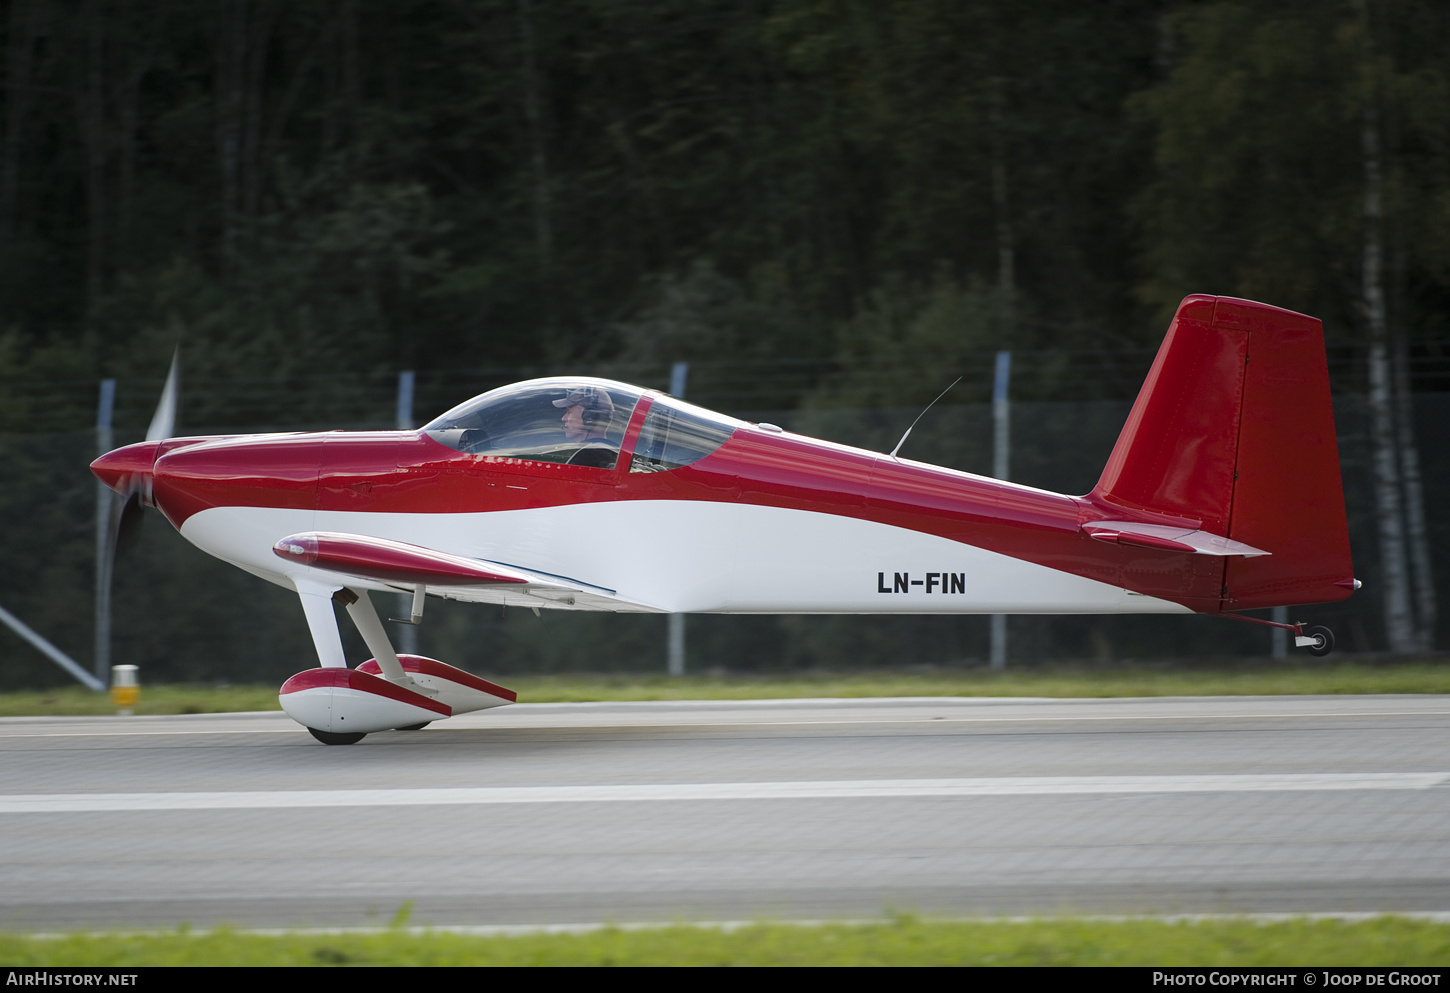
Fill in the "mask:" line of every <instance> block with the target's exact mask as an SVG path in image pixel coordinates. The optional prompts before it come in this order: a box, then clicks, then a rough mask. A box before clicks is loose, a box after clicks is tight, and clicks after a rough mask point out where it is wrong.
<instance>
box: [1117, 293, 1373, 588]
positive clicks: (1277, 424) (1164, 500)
mask: <svg viewBox="0 0 1450 993" xmlns="http://www.w3.org/2000/svg"><path fill="white" fill-rule="evenodd" d="M1088 499H1089V500H1090V501H1091V502H1092V503H1095V504H1097V505H1098V506H1099V507H1101V508H1102V509H1103V510H1104V511H1105V512H1106V516H1116V517H1120V518H1121V517H1124V516H1131V517H1132V518H1133V519H1137V520H1143V521H1160V522H1162V523H1182V524H1185V525H1191V526H1195V527H1198V528H1201V529H1202V530H1203V531H1206V532H1210V533H1212V534H1217V535H1222V536H1226V537H1229V538H1232V539H1234V540H1236V541H1241V542H1244V543H1245V544H1248V545H1252V546H1254V547H1255V548H1261V549H1264V550H1265V551H1268V552H1270V553H1271V554H1270V555H1268V556H1263V557H1257V558H1252V559H1249V558H1238V557H1228V558H1225V559H1224V560H1223V561H1224V577H1223V582H1222V584H1221V594H1222V602H1221V605H1220V609H1224V610H1244V609H1249V608H1253V607H1265V606H1277V605H1280V604H1294V603H1319V602H1324V601H1329V600H1340V599H1343V598H1344V597H1346V596H1348V595H1349V594H1350V592H1352V587H1353V571H1352V568H1351V565H1350V558H1349V534H1348V529H1347V526H1346V523H1345V515H1344V491H1343V487H1342V485H1341V483H1340V475H1339V450H1338V446H1337V443H1336V441H1335V433H1334V412H1333V409H1332V407H1331V405H1330V399H1329V371H1328V367H1327V364H1326V362H1325V357H1324V332H1323V327H1322V326H1321V324H1320V322H1319V321H1318V320H1316V319H1314V318H1312V317H1306V316H1304V315H1303V314H1296V313H1294V312H1292V311H1288V310H1282V309H1280V308H1278V307H1270V306H1268V305H1266V304H1261V303H1254V302H1253V301H1250V300H1236V299H1233V298H1231V297H1211V296H1190V297H1187V298H1186V299H1184V301H1183V303H1182V304H1180V305H1179V307H1178V313H1177V315H1176V316H1175V317H1174V319H1173V323H1172V324H1171V325H1170V326H1169V328H1168V335H1167V337H1166V338H1165V339H1164V341H1163V346H1162V347H1161V348H1160V349H1159V350H1158V357H1157V358H1156V359H1155V360H1154V362H1153V368H1152V370H1151V371H1150V372H1149V373H1148V379H1147V381H1146V382H1145V383H1144V384H1143V389H1142V391H1141V392H1140V393H1139V394H1138V399H1137V402H1136V403H1134V404H1133V411H1132V413H1131V414H1130V415H1129V416H1128V422H1127V424H1126V425H1125V426H1124V428H1123V433H1122V434H1121V435H1120V436H1119V438H1118V443H1117V445H1115V446H1114V448H1113V453H1112V455H1111V456H1110V457H1109V459H1108V464H1107V467H1106V468H1105V469H1104V470H1103V475H1102V478H1101V479H1100V480H1099V481H1098V485H1097V486H1096V487H1095V488H1094V489H1093V491H1092V493H1091V494H1089V497H1088Z"/></svg>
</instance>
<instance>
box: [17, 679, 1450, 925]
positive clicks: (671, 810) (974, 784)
mask: <svg viewBox="0 0 1450 993" xmlns="http://www.w3.org/2000/svg"><path fill="white" fill-rule="evenodd" d="M0 831H3V835H0V837H3V839H4V840H3V843H0V929H3V930H50V929H58V928H78V927H99V928H130V927H144V928H156V927H162V928H169V927H175V926H178V925H180V924H183V923H187V924H190V925H192V926H197V927H205V926H215V925H219V924H231V925H235V926H239V927H265V928H271V927H325V926H353V925H367V924H374V925H376V924H386V923H387V922H388V921H389V920H391V919H392V918H393V916H394V914H396V913H397V911H398V910H399V908H400V907H402V906H404V905H405V904H411V908H412V917H411V920H412V922H413V923H415V924H434V925H439V926H447V925H489V924H576V923H577V924H584V923H591V922H598V921H614V922H631V921H669V920H712V921H720V920H742V919H752V918H761V917H768V918H810V919H820V918H862V917H878V916H880V915H882V914H883V913H890V912H893V911H912V912H917V913H922V914H941V915H952V916H959V915H977V914H984V915H1018V914H1056V913H1094V914H1116V913H1169V914H1174V913H1214V912H1217V913H1224V912H1229V913H1234V912H1270V913H1276V912H1277V913H1282V912H1290V913H1298V912H1306V913H1307V912H1365V911H1419V912H1423V911H1450V697H1437V696H1377V697H1348V696H1343V697H1224V698H1191V699H1190V698H1161V699H1143V700H982V699H910V700H804V701H803V700H787V701H748V702H709V703H634V704H623V703H621V704H535V705H517V706H513V707H507V708H503V709H500V710H495V711H488V712H485V713H482V714H476V715H470V716H466V717H462V718H455V719H453V720H451V721H448V722H445V723H442V724H438V725H434V726H433V727H430V728H427V729H426V730H423V731H416V732H402V731H395V732H384V733H381V734H374V735H369V736H368V738H367V739H365V740H364V741H363V742H362V743H360V744H357V745H352V746H347V747H327V746H324V745H320V744H318V743H316V742H314V741H313V740H312V738H311V737H310V736H309V735H307V733H306V732H305V731H303V730H301V729H300V728H298V727H297V726H296V725H294V724H292V722H291V721H289V720H287V719H286V718H285V717H283V716H282V715H280V714H232V715H208V716H196V717H159V718H158V717H133V718H120V717H105V718H64V719H59V718H8V719H3V720H0Z"/></svg>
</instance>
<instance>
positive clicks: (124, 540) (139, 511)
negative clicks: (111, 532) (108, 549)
mask: <svg viewBox="0 0 1450 993" xmlns="http://www.w3.org/2000/svg"><path fill="white" fill-rule="evenodd" d="M145 520H146V511H145V508H143V507H142V506H141V494H140V493H134V492H133V493H131V494H130V495H129V496H127V497H126V502H125V503H124V504H123V505H122V507H121V512H120V513H119V514H118V515H117V516H116V540H115V545H114V548H115V552H113V554H115V553H119V554H121V555H129V554H131V551H132V549H134V548H135V547H136V544H137V542H139V541H140V540H141V525H142V524H143V523H144V522H145Z"/></svg>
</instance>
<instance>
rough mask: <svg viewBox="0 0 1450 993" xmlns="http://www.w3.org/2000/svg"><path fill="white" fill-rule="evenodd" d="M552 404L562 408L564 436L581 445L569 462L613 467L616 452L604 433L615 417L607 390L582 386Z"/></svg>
mask: <svg viewBox="0 0 1450 993" xmlns="http://www.w3.org/2000/svg"><path fill="white" fill-rule="evenodd" d="M554 406H555V407H563V408H564V416H563V417H562V418H561V420H562V421H563V423H564V437H566V438H567V439H569V441H570V442H571V443H575V444H578V445H579V446H580V448H579V450H578V451H577V452H575V453H574V454H573V455H571V456H569V464H570V465H587V466H594V467H595V468H599V469H609V468H612V467H613V466H614V461H615V459H616V458H617V457H618V454H619V452H618V450H617V449H616V448H615V447H614V446H613V445H611V444H610V443H609V442H608V440H606V438H605V436H604V434H605V431H606V430H607V429H608V428H609V422H610V421H611V420H612V419H613V418H614V401H613V400H611V399H610V398H609V394H608V393H607V392H605V391H604V390H602V389H600V388H599V387H597V386H584V387H580V388H578V389H572V390H570V391H569V392H568V393H567V394H566V395H565V396H564V397H563V398H562V399H559V400H555V401H554Z"/></svg>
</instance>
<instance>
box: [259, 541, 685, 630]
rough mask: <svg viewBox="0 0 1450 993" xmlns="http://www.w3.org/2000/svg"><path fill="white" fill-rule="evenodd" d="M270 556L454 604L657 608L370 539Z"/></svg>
mask: <svg viewBox="0 0 1450 993" xmlns="http://www.w3.org/2000/svg"><path fill="white" fill-rule="evenodd" d="M272 552H273V554H275V555H277V556H278V557H279V558H282V559H285V560H287V561H289V562H295V563H297V564H298V565H305V566H310V567H312V568H314V569H324V570H326V571H328V572H333V573H337V574H338V575H339V576H341V577H344V578H349V577H350V578H353V579H356V580H362V581H370V582H376V583H384V584H387V585H390V586H398V587H413V588H416V587H419V586H422V587H425V588H426V589H427V590H428V592H430V593H439V594H440V595H443V596H450V597H453V598H454V599H464V600H483V601H489V602H496V603H505V604H508V605H510V606H525V607H532V608H535V609H537V608H539V607H563V608H573V609H576V610H608V611H654V610H655V609H656V608H654V607H651V606H649V605H647V604H642V603H637V602H635V601H631V600H627V599H625V598H623V597H620V596H619V595H618V594H617V593H616V592H615V591H614V590H610V589H605V588H604V587H601V586H594V585H592V584H590V583H583V582H579V581H578V580H574V579H570V578H569V577H567V576H554V575H550V574H548V573H543V572H536V571H532V570H528V569H521V568H519V567H518V566H513V565H505V564H504V563H501V562H490V561H488V560H486V559H475V558H469V557H467V556H464V555H455V554H453V553H451V552H441V551H438V550H437V549H433V548H425V547H423V546H422V545H410V544H408V543H406V542H402V541H393V540H391V539H388V538H375V537H372V536H371V535H361V534H345V533H342V532H337V531H305V532H302V533H300V534H292V535H288V536H287V537H285V538H283V539H281V540H280V541H278V542H277V543H276V544H275V545H273V546H272Z"/></svg>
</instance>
